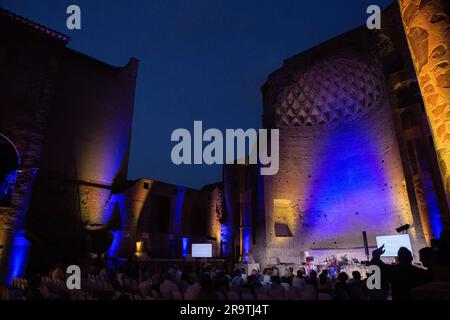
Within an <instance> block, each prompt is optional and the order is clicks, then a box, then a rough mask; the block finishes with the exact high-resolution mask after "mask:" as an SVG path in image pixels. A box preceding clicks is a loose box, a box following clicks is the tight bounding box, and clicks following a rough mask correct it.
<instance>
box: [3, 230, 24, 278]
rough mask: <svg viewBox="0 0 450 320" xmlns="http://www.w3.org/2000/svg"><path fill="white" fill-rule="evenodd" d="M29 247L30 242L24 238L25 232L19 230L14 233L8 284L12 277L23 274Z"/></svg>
mask: <svg viewBox="0 0 450 320" xmlns="http://www.w3.org/2000/svg"><path fill="white" fill-rule="evenodd" d="M29 249H30V243H29V241H28V240H27V239H26V238H25V232H24V230H20V231H19V232H17V233H16V235H15V237H14V240H13V243H12V249H11V259H10V268H9V270H10V274H9V276H8V279H7V283H8V284H11V281H12V279H13V278H20V277H23V276H24V275H25V271H26V265H27V259H28V252H29Z"/></svg>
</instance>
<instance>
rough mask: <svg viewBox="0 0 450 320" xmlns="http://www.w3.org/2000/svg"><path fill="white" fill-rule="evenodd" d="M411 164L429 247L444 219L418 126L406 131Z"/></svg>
mask: <svg viewBox="0 0 450 320" xmlns="http://www.w3.org/2000/svg"><path fill="white" fill-rule="evenodd" d="M404 134H405V138H406V143H407V148H408V155H409V159H410V164H411V171H412V177H413V184H414V190H415V194H416V200H417V206H418V209H419V215H420V222H421V224H422V229H423V233H424V237H425V241H426V243H427V245H430V239H431V238H439V235H440V233H441V231H442V225H443V224H442V217H441V211H440V209H439V200H438V198H437V196H436V194H437V192H436V189H435V187H434V183H433V178H432V175H431V172H430V170H429V164H428V161H427V160H426V155H425V148H424V146H423V140H422V139H423V138H422V134H421V131H420V128H419V127H418V126H417V125H416V126H413V127H411V128H407V129H405V130H404Z"/></svg>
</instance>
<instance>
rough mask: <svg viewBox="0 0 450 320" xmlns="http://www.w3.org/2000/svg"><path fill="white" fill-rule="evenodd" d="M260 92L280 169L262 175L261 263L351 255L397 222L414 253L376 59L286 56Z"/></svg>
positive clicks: (352, 54) (357, 53)
mask: <svg viewBox="0 0 450 320" xmlns="http://www.w3.org/2000/svg"><path fill="white" fill-rule="evenodd" d="M343 46H345V44H342V45H341V47H343ZM263 92H264V93H265V99H264V102H265V109H264V121H265V126H266V127H275V128H279V129H280V170H279V172H278V174H277V175H275V176H267V177H264V201H265V220H266V241H265V244H264V245H258V248H257V249H256V251H257V255H258V256H260V257H262V261H263V262H265V263H269V264H276V263H279V262H294V263H300V262H301V261H302V260H303V258H304V255H305V251H306V252H307V251H308V250H321V252H323V251H326V250H329V251H330V254H332V252H336V250H341V251H342V249H344V250H345V249H347V250H348V252H349V253H350V254H351V252H359V254H358V258H359V256H360V255H361V253H363V252H364V249H363V239H362V231H367V234H368V239H369V246H375V236H377V235H389V234H395V233H396V231H395V229H396V228H397V227H399V226H401V225H404V224H406V223H408V224H410V225H411V226H412V228H411V229H410V235H411V238H412V242H413V247H414V249H415V251H417V250H418V249H420V248H421V247H422V246H423V245H424V241H423V234H422V233H421V230H422V229H421V222H420V221H417V220H416V221H415V220H414V219H413V215H412V214H411V208H410V203H409V200H408V194H407V190H406V183H405V177H404V173H403V167H402V161H401V158H400V153H399V147H398V143H397V140H396V134H395V131H394V125H393V116H392V110H391V106H390V103H389V100H388V95H387V92H386V83H385V79H384V72H383V69H382V67H381V66H380V64H379V63H378V62H377V60H376V58H373V57H372V55H370V54H369V53H368V52H364V51H363V50H361V49H355V50H353V49H352V48H349V49H346V50H340V49H337V48H334V50H332V51H331V52H329V51H326V50H324V48H316V49H313V50H311V51H309V52H307V53H306V54H304V55H299V56H296V57H294V58H292V59H290V60H289V61H288V62H286V63H285V65H284V67H283V68H282V69H280V70H278V71H276V72H275V73H273V74H272V75H271V76H270V78H269V80H268V82H267V83H266V85H265V87H264V89H263ZM414 226H417V227H418V228H417V229H416V228H415V227H414ZM358 250H359V251H358ZM355 254H356V253H355ZM317 262H318V263H320V262H321V261H317Z"/></svg>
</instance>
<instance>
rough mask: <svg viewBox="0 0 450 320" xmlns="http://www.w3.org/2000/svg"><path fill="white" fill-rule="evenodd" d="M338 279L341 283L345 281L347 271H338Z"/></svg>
mask: <svg viewBox="0 0 450 320" xmlns="http://www.w3.org/2000/svg"><path fill="white" fill-rule="evenodd" d="M338 280H339V282H342V283H345V282H347V280H348V275H347V273H345V272H341V273H339V275H338Z"/></svg>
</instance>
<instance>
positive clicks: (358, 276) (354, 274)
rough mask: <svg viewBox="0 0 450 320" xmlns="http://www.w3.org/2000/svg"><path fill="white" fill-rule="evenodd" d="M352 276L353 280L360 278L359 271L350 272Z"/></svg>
mask: <svg viewBox="0 0 450 320" xmlns="http://www.w3.org/2000/svg"><path fill="white" fill-rule="evenodd" d="M352 277H353V279H355V280H361V273H359V271H353V272H352Z"/></svg>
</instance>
